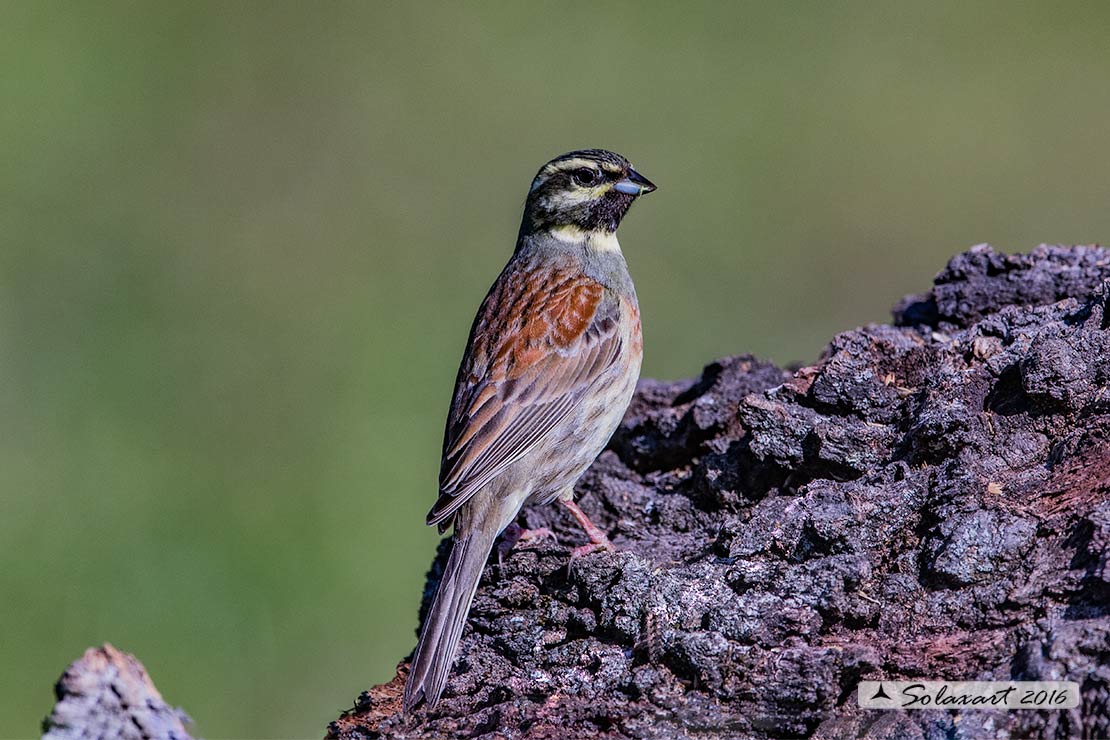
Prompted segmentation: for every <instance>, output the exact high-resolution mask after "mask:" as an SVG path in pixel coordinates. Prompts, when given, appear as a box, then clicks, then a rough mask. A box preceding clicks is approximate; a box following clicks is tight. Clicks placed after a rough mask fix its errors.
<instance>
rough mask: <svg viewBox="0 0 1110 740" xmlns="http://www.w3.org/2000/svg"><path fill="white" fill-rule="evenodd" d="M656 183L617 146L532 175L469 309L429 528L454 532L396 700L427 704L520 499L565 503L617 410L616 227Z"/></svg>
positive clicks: (624, 375)
mask: <svg viewBox="0 0 1110 740" xmlns="http://www.w3.org/2000/svg"><path fill="white" fill-rule="evenodd" d="M653 190H655V185H653V184H652V183H651V182H650V181H648V180H647V179H646V178H644V177H643V176H642V175H640V174H639V173H638V172H636V170H634V169H632V165H631V164H629V162H628V160H627V159H625V158H624V157H622V156H620V155H619V154H614V153H613V152H608V151H605V150H602V149H586V150H582V151H576V152H570V153H569V154H564V155H563V156H561V157H556V158H555V159H553V160H551V161H550V162H548V163H547V164H545V165H544V166H543V167H542V168H540V171H539V172H538V173H537V174H536V177H535V179H534V180H532V187H531V188H530V189H529V191H528V198H527V200H526V201H525V204H524V218H523V219H522V221H521V224H520V233H519V235H518V236H517V242H516V249H515V251H514V252H513V256H512V258H511V259H510V260H509V263H508V264H507V265H506V266H505V269H504V270H502V271H501V275H500V277H498V278H497V282H495V283H494V284H493V287H492V288H490V291H489V294H488V295H486V299H485V300H484V301H483V302H482V305H481V307H480V308H479V309H478V315H477V316H476V317H475V319H474V325H473V326H472V328H471V330H470V340H469V342H468V343H467V346H466V352H465V354H464V355H463V360H462V364H461V366H460V367H459V374H458V378H457V379H456V381H455V393H454V396H453V398H452V401H451V409H450V411H449V412H448V415H447V428H446V431H445V432H444V439H443V458H442V462H441V467H440V474H439V499H438V500H437V501H436V503H435V506H433V507H432V510H431V511H430V512H429V513H428V524H429V525H432V524H434V525H438V526H439V530H440V531H441V532H442V531H444V530H446V528H447V527H448V526H450V525H451V524H454V527H455V530H454V535H453V538H454V542H453V546H452V549H451V555H450V557H449V558H448V560H447V567H446V568H445V569H444V571H443V576H442V578H441V579H440V582H439V590H438V591H437V592H436V595H435V600H434V602H433V603H432V607H431V609H430V610H429V612H428V615H427V617H426V618H425V620H424V628H423V630H422V632H421V634H420V641H419V642H418V643H417V646H416V652H415V653H414V655H413V659H412V666H411V668H410V670H409V675H408V679H407V682H406V684H405V695H404V708H405V711H408V710H409V709H411V708H412V707H414V706H415V705H416V704H417V703H419V702H420V700H421V699H424V700H425V701H426V702H427V703H428V705H429V706H435V704H436V702H437V701H439V697H440V695H441V694H442V693H443V687H444V685H445V684H446V683H447V675H448V673H449V671H450V670H451V665H452V663H453V662H454V659H455V651H456V649H457V648H458V644H459V638H460V637H461V636H462V631H463V625H464V624H465V622H466V615H467V612H468V611H469V610H470V604H471V601H473V599H474V592H475V591H476V590H477V588H478V580H479V578H480V577H481V575H482V568H483V567H484V566H485V563H486V559H487V558H488V557H489V553H490V550H491V549H492V547H493V544H494V541H495V540H496V538H497V536H498V535H499V534H500V533H501V531H502V530H504V529H505V528H506V527H507V526H508V525H509V524H511V523H512V522H513V520H514V519H515V518H516V516H517V514H518V513H519V512H520V509H521V507H523V506H524V505H525V504H529V503H550V502H551V501H554V500H556V499H558V500H559V501H561V502H563V503H564V504H565V505H566V506H567V507H568V508H569V509H570V510H571V512H572V513H573V514H574V515H575V517H576V518H577V519H578V520H579V522H581V523H582V524H583V526H584V527H585V529H586V531H587V533H588V534H589V535H590V539H591V542H593V543H595V544H598V545H602V546H609V545H608V540H607V538H606V537H605V535H604V533H603V532H601V531H600V530H599V529H598V528H597V527H595V526H594V525H593V524H592V523H591V522H590V521H589V519H588V518H586V516H585V514H584V513H583V512H582V510H581V509H579V508H578V506H577V505H576V504H575V503H574V499H573V495H574V484H575V482H576V481H577V480H578V478H579V477H581V475H582V474H583V473H584V472H585V471H586V468H588V467H589V466H590V463H592V462H593V461H594V459H595V458H596V457H597V456H598V454H599V453H600V452H601V450H602V449H603V448H604V447H605V444H606V443H607V442H608V441H609V438H610V437H611V436H612V434H613V432H614V431H616V428H617V425H618V424H619V423H620V421H621V418H622V417H623V416H624V412H625V410H626V409H627V408H628V403H629V401H630V400H631V399H632V392H633V390H635V387H636V380H637V379H638V378H639V375H640V360H641V357H642V353H643V341H642V338H641V333H640V310H639V306H638V304H637V302H636V290H635V288H634V287H633V285H632V278H631V277H630V276H629V274H628V266H627V265H626V264H625V261H624V255H623V254H622V253H621V249H620V244H618V243H617V237H616V231H617V226H619V225H620V222H621V219H622V218H623V217H624V215H625V213H627V212H628V209H629V207H631V205H632V202H633V201H634V200H635V199H636V198H637V197H639V196H640V195H643V194H644V193H650V192H651V191H653Z"/></svg>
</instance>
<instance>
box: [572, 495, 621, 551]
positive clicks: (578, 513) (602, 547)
mask: <svg viewBox="0 0 1110 740" xmlns="http://www.w3.org/2000/svg"><path fill="white" fill-rule="evenodd" d="M559 502H560V503H561V504H562V505H563V506H565V507H567V509H568V510H570V513H571V514H573V515H574V518H575V519H577V520H578V523H579V524H580V525H582V529H584V530H585V531H586V536H588V537H589V538H590V544H588V545H582V546H581V547H576V548H574V549H573V550H571V552H570V564H571V565H573V564H574V561H575V560H577V559H578V558H581V557H584V556H586V555H589V554H591V553H595V552H599V551H605V552H616V551H617V548H615V547H613V543H612V542H610V541H609V536H608V535H606V534H605V532H603V531H602V530H601V527H599V526H597V525H596V524H594V523H593V522H592V521H590V518H589V517H588V516H586V512H584V511H582V509H581V508H579V506H578V504H576V503H575V502H574V500H573V499H559Z"/></svg>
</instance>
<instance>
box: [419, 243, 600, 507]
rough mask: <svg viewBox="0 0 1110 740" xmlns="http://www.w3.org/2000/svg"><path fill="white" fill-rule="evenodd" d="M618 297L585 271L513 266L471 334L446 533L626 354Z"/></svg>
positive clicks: (451, 459) (449, 465)
mask: <svg viewBox="0 0 1110 740" xmlns="http://www.w3.org/2000/svg"><path fill="white" fill-rule="evenodd" d="M619 319H620V304H619V299H617V298H616V297H615V296H614V295H612V294H611V293H609V292H608V291H607V290H606V289H605V287H604V286H603V285H601V284H600V283H598V282H596V281H595V280H592V279H590V278H588V277H586V276H584V275H582V274H580V273H577V272H574V271H570V270H558V269H554V270H553V269H552V268H551V267H550V266H547V267H542V268H541V267H532V268H528V267H527V266H523V267H518V266H514V265H512V264H510V266H509V267H507V268H506V270H505V272H504V273H502V276H501V278H500V279H499V280H498V281H497V283H496V284H495V285H494V287H493V288H492V289H491V290H490V293H489V295H488V296H486V300H485V301H484V302H483V303H482V307H481V308H480V309H479V311H478V316H477V318H476V319H475V321H474V327H473V329H471V333H470V343H469V345H468V346H467V351H466V355H465V356H464V359H463V363H462V366H461V367H460V368H459V377H458V380H457V381H456V384H455V396H454V399H453V402H452V404H451V412H450V414H449V415H448V417H447V429H446V431H445V433H444V443H443V460H442V464H441V468H440V476H439V487H440V496H439V500H438V501H436V504H435V506H434V507H432V510H431V511H430V512H429V513H428V524H439V525H440V527H441V529H442V528H445V527H446V526H447V524H449V523H450V518H451V516H452V515H453V514H454V513H455V511H456V510H457V509H458V508H459V507H460V506H462V505H463V504H464V503H466V500H467V499H468V498H470V496H472V495H473V494H474V493H475V492H476V491H478V490H479V489H481V488H482V487H483V486H485V485H486V484H488V483H489V482H490V481H491V480H493V478H495V477H496V476H497V475H498V474H499V473H501V472H502V471H503V470H504V469H505V468H506V467H508V466H509V465H510V464H512V463H513V462H515V461H516V460H519V459H520V458H521V457H523V456H524V455H525V453H527V452H528V451H529V450H530V449H532V447H533V446H535V444H536V443H537V442H539V441H540V440H541V439H542V438H543V437H544V435H545V434H547V433H548V432H549V431H550V430H551V429H553V428H554V427H555V426H557V425H558V424H559V422H561V421H562V420H563V419H565V418H566V417H567V415H568V414H569V413H570V411H571V410H572V409H574V408H575V406H576V405H577V404H578V403H579V401H580V400H581V399H582V397H583V396H584V395H585V394H586V393H587V391H588V390H589V389H590V387H591V385H592V384H593V383H594V381H595V380H597V378H598V377H599V376H600V375H601V374H602V373H603V372H605V370H606V369H608V368H609V367H611V366H612V365H613V363H614V362H616V360H617V358H618V357H619V355H620V349H621V337H620V333H619Z"/></svg>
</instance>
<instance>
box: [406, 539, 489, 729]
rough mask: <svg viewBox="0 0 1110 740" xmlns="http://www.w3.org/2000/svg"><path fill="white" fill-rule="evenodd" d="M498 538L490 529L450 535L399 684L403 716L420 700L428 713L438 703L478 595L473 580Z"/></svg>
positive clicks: (476, 577) (480, 571) (476, 582)
mask: <svg viewBox="0 0 1110 740" xmlns="http://www.w3.org/2000/svg"><path fill="white" fill-rule="evenodd" d="M498 532H499V529H498V528H497V527H496V525H495V526H492V527H490V526H486V527H483V526H477V527H468V528H467V529H466V531H465V532H464V533H463V534H462V535H461V536H459V533H458V532H457V531H456V539H455V544H454V547H453V548H452V549H451V555H450V557H448V559H447V567H446V568H445V569H444V571H443V577H442V578H441V579H440V581H439V589H438V590H437V591H436V596H435V600H434V601H433V602H432V608H431V609H430V610H429V611H428V616H427V618H426V619H425V620H424V629H423V630H422V631H421V632H420V641H419V642H418V643H417V645H416V652H415V653H414V654H413V658H412V666H411V667H410V669H409V675H408V679H407V680H406V682H405V697H404V711H405V712H408V711H409V710H411V709H412V708H413V707H414V706H416V705H417V704H418V703H419V702H420V699H421V698H423V699H424V700H425V701H426V702H427V703H428V706H429V707H434V706H435V705H436V702H438V701H439V697H440V695H441V694H442V693H443V687H444V686H445V685H446V684H447V674H448V673H449V672H450V671H451V665H452V664H453V663H454V662H455V651H456V650H457V649H458V647H459V639H460V638H461V637H462V632H463V626H464V625H465V624H466V615H467V613H468V612H469V611H470V603H471V602H472V601H473V600H474V592H475V591H477V590H478V580H479V579H480V578H481V577H482V569H483V568H484V567H485V565H486V558H488V557H489V552H490V549H492V547H493V543H494V540H496V538H497V534H498Z"/></svg>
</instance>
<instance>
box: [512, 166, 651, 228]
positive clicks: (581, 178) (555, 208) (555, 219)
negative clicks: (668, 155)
mask: <svg viewBox="0 0 1110 740" xmlns="http://www.w3.org/2000/svg"><path fill="white" fill-rule="evenodd" d="M652 190H655V185H653V184H652V183H651V181H650V180H648V179H647V178H646V177H644V176H643V175H641V174H640V173H639V172H637V171H636V170H634V169H632V165H631V164H630V163H629V162H628V160H627V159H625V158H624V157H622V156H621V155H619V154H615V153H613V152H608V151H605V150H604V149H583V150H581V151H577V152H569V153H567V154H564V155H562V156H561V157H556V158H555V159H553V160H551V161H550V162H548V163H547V164H545V165H544V166H543V167H541V168H540V171H539V172H538V173H536V178H535V179H534V180H532V188H531V189H530V190H529V191H528V200H527V201H526V202H525V204H524V220H523V222H522V223H521V233H522V234H535V233H539V232H543V231H550V232H552V233H555V234H563V235H571V236H575V235H583V234H593V233H597V232H604V233H607V234H611V233H612V232H614V231H616V230H617V226H619V225H620V222H621V219H622V218H624V214H625V213H627V212H628V209H629V208H630V207H631V206H632V201H634V200H636V198H638V197H639V196H641V195H643V194H645V193H650V192H651V191H652Z"/></svg>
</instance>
